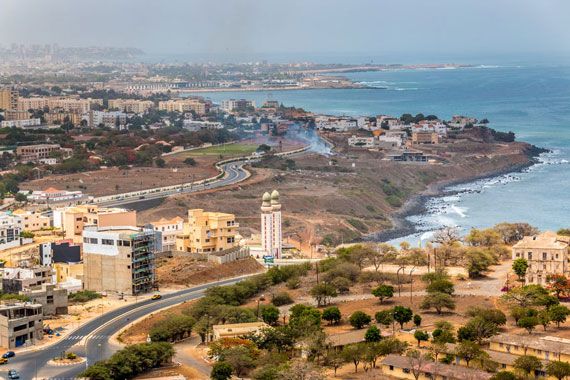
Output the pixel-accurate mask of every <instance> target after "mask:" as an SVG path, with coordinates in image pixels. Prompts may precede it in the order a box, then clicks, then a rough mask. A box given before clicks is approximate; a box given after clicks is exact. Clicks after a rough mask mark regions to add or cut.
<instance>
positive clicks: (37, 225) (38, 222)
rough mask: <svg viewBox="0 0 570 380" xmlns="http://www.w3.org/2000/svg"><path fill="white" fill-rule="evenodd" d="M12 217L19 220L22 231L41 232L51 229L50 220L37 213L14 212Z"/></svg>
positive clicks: (20, 210) (26, 211)
mask: <svg viewBox="0 0 570 380" xmlns="http://www.w3.org/2000/svg"><path fill="white" fill-rule="evenodd" d="M12 215H14V216H16V217H18V218H20V222H21V227H22V230H23V231H30V232H34V231H41V230H46V229H48V228H50V227H51V218H50V217H49V216H47V215H43V214H42V213H40V212H37V211H28V210H22V209H18V210H14V211H13V212H12Z"/></svg>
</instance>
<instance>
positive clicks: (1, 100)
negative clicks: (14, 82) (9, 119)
mask: <svg viewBox="0 0 570 380" xmlns="http://www.w3.org/2000/svg"><path fill="white" fill-rule="evenodd" d="M17 108H18V90H14V89H13V88H9V87H6V88H1V89H0V109H2V110H4V111H12V110H16V109H17Z"/></svg>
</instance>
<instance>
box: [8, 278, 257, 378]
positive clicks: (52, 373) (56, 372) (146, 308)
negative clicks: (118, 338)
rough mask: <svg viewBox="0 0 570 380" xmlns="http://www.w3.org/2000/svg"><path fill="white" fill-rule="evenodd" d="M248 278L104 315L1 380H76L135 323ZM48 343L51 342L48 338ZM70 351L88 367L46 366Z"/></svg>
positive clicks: (28, 356)
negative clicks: (13, 377)
mask: <svg viewBox="0 0 570 380" xmlns="http://www.w3.org/2000/svg"><path fill="white" fill-rule="evenodd" d="M248 276H251V275H248ZM248 276H243V277H239V278H234V279H227V280H222V281H216V282H212V283H209V284H203V285H199V286H195V287H193V288H188V289H185V290H181V291H177V292H174V293H169V294H164V295H163V296H162V299H160V300H150V299H146V300H144V301H140V302H137V303H135V304H129V305H126V306H123V307H120V308H118V309H115V310H112V311H110V312H108V313H105V314H102V315H101V316H99V317H97V318H95V319H93V320H91V321H89V322H87V323H86V324H84V325H82V326H81V327H79V328H78V329H76V330H75V331H72V332H70V335H68V336H66V337H64V338H62V339H61V340H60V341H58V342H57V343H55V344H52V345H50V346H47V347H38V349H37V351H28V352H22V353H17V354H16V357H14V358H12V359H10V361H9V363H8V364H7V365H4V366H2V368H1V369H0V371H1V372H0V376H3V378H6V372H7V371H8V370H9V369H16V370H17V371H18V372H20V376H21V379H26V380H28V379H46V380H47V379H58V380H59V379H61V380H63V379H73V378H75V377H76V376H77V375H78V374H79V373H81V372H82V371H83V370H85V368H86V366H87V365H91V364H93V363H95V362H96V361H99V360H101V359H105V358H108V357H109V356H110V355H111V354H112V353H113V352H115V351H116V350H118V349H120V346H117V345H115V344H113V343H112V342H111V341H110V338H111V336H113V335H114V334H116V333H117V332H119V331H120V330H121V329H123V328H125V327H127V326H128V325H129V324H130V323H132V322H133V321H135V320H137V319H139V318H141V317H144V316H146V315H149V314H151V313H154V312H157V311H159V310H160V309H163V308H165V307H170V306H174V305H178V304H180V303H182V302H185V301H189V300H193V299H196V298H200V297H202V296H203V295H204V293H205V291H206V289H208V288H210V287H213V286H219V285H229V284H234V283H236V282H238V281H240V280H241V279H243V278H245V277H248ZM45 339H48V338H47V337H46V338H45ZM69 351H71V352H74V353H76V354H78V355H79V356H82V357H86V358H87V363H82V364H77V365H73V366H60V367H58V366H51V365H48V364H47V362H48V361H49V360H50V359H52V358H54V357H56V356H58V355H60V354H61V353H62V352H69Z"/></svg>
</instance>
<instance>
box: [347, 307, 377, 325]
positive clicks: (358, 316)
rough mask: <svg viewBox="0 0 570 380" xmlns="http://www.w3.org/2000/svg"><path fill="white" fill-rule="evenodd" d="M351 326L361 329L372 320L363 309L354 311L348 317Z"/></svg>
mask: <svg viewBox="0 0 570 380" xmlns="http://www.w3.org/2000/svg"><path fill="white" fill-rule="evenodd" d="M348 321H349V322H350V324H351V326H352V327H354V328H355V329H361V328H363V327H364V326H366V325H367V324H369V323H370V321H372V318H371V317H370V316H369V315H368V314H366V313H365V312H363V311H355V312H354V313H352V314H351V315H350V318H349V319H348Z"/></svg>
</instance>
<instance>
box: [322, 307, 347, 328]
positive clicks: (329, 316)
mask: <svg viewBox="0 0 570 380" xmlns="http://www.w3.org/2000/svg"><path fill="white" fill-rule="evenodd" d="M322 318H323V319H324V320H325V321H327V322H328V323H329V324H331V325H333V324H334V325H337V324H338V323H339V322H340V320H341V318H342V316H341V314H340V310H339V308H338V307H336V306H331V307H328V308H326V309H325V310H323V316H322Z"/></svg>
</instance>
